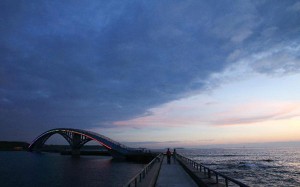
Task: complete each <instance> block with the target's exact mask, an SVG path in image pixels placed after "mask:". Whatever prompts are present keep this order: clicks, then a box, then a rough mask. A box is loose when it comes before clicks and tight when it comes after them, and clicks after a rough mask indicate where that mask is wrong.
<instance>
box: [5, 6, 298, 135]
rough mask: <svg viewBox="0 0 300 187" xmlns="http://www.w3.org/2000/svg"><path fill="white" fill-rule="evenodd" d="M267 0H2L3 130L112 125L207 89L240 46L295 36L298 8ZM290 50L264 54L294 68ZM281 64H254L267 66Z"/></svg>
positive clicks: (253, 47) (250, 49)
mask: <svg viewBox="0 0 300 187" xmlns="http://www.w3.org/2000/svg"><path fill="white" fill-rule="evenodd" d="M267 5H270V3H269V4H268V3H260V2H253V3H252V1H240V2H236V3H234V4H232V3H228V2H226V1H224V2H223V1H222V2H220V1H216V2H201V1H186V2H176V3H174V2H172V3H168V2H152V1H151V2H149V1H132V2H125V1H124V2H118V3H114V2H107V3H104V2H101V3H100V2H98V1H89V2H88V3H86V2H84V3H83V2H72V3H69V2H68V1H49V2H48V1H47V2H40V1H31V2H19V3H18V4H16V3H15V2H13V1H1V2H0V7H1V10H0V17H1V18H2V19H1V20H0V21H1V26H0V27H1V30H0V50H1V53H0V61H1V65H0V84H1V85H0V86H1V89H0V105H1V109H0V110H1V114H0V122H1V123H0V124H1V129H2V131H1V134H3V137H12V134H13V132H14V131H15V129H16V127H18V128H19V129H32V130H31V132H32V134H37V133H39V132H41V131H44V130H47V129H49V128H55V127H63V126H65V127H76V128H85V129H87V128H94V127H104V128H109V127H111V126H112V125H114V124H116V123H114V122H115V121H126V120H128V119H132V118H136V117H138V116H144V115H147V111H148V110H149V109H150V108H154V107H157V106H159V105H161V104H164V103H168V102H171V101H173V100H176V99H180V98H183V97H185V96H187V95H189V94H191V93H194V92H198V91H199V90H203V89H206V88H207V87H208V85H207V83H209V82H208V80H209V79H210V77H211V75H212V74H214V73H219V72H222V71H223V70H224V69H226V68H227V67H228V66H229V65H230V64H232V63H235V62H236V60H237V59H241V58H242V57H241V55H245V54H246V55H248V56H249V55H251V54H254V53H256V52H257V51H260V50H261V49H266V48H269V47H270V46H273V45H274V44H275V43H278V40H279V39H280V40H282V41H283V40H284V41H295V42H297V40H295V39H297V37H298V35H296V34H295V33H296V31H298V30H297V29H299V27H298V25H299V24H296V23H298V22H299V21H298V20H299V19H298V18H299V16H297V15H294V14H293V15H292V16H290V13H288V12H284V11H283V10H281V9H280V11H274V10H277V9H276V7H277V6H283V5H281V4H280V2H278V3H271V5H270V7H269V6H268V11H267V12H265V9H264V7H265V6H267ZM289 6H291V4H287V5H284V7H289ZM276 14H278V15H280V16H276ZM287 17H288V18H289V19H286V20H284V22H283V21H282V20H281V19H284V18H287ZM274 18H276V19H274ZM267 28H278V29H273V30H271V31H272V32H271V31H270V32H267V33H269V34H268V36H270V35H272V37H273V39H270V38H267V37H266V35H263V34H261V33H263V31H265V30H266V29H267ZM264 33H266V31H265V32H264ZM282 33H285V35H283V34H282ZM266 38H267V39H266ZM282 41H281V42H282ZM279 43H280V42H279ZM238 51H239V52H238ZM245 51H247V52H245ZM264 51H265V50H264ZM234 52H236V54H235V55H233V54H234ZM290 52H291V51H290V49H287V48H286V49H285V50H284V51H283V52H277V53H275V54H274V55H275V56H274V55H272V56H267V57H266V58H270V59H272V58H273V59H280V58H279V57H282V58H286V57H287V58H288V59H289V63H290V65H286V66H284V69H285V70H286V71H292V69H295V68H297V62H298V56H296V54H297V52H298V51H295V52H293V53H290ZM230 54H231V55H232V57H231V58H228V56H229V55H230ZM276 54H277V56H276ZM286 55H287V56H286ZM228 59H231V60H228ZM263 60H264V59H263V58H261V59H258V60H257V61H263ZM264 63H265V62H264ZM281 63H285V62H283V60H280V61H278V63H276V64H278V67H277V66H275V68H271V67H272V66H274V64H273V63H272V64H270V65H267V64H266V65H263V66H258V65H257V66H256V67H255V68H256V69H257V70H259V71H268V72H271V71H273V70H274V69H276V68H277V69H280V68H279V67H282V66H283V65H279V64H281ZM268 68H269V69H268Z"/></svg>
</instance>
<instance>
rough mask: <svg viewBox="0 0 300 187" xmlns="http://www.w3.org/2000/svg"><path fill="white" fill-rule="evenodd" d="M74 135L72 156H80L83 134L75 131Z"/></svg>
mask: <svg viewBox="0 0 300 187" xmlns="http://www.w3.org/2000/svg"><path fill="white" fill-rule="evenodd" d="M72 136H73V138H72V152H71V153H72V157H80V143H81V135H80V134H77V133H73V134H72Z"/></svg>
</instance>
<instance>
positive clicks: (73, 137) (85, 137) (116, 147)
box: [28, 128, 139, 157]
mask: <svg viewBox="0 0 300 187" xmlns="http://www.w3.org/2000/svg"><path fill="white" fill-rule="evenodd" d="M54 134H60V135H61V136H63V137H64V138H65V139H66V140H67V142H68V143H69V144H70V146H71V149H72V154H73V153H74V154H79V151H80V148H81V147H82V146H83V145H84V144H86V143H87V142H89V141H91V140H94V141H96V142H98V143H99V144H100V145H102V146H104V147H105V148H106V149H107V150H108V151H109V152H110V153H111V154H112V156H113V157H126V156H128V155H131V154H136V153H138V152H139V150H137V149H133V148H129V147H127V146H125V145H123V144H121V143H119V142H116V141H114V140H112V139H110V138H108V137H106V136H103V135H101V134H97V133H94V132H90V131H85V130H81V129H72V128H56V129H51V130H49V131H46V132H44V133H42V134H41V135H39V136H38V137H37V138H36V139H34V140H33V142H32V143H31V144H30V145H29V147H28V149H29V151H33V150H39V149H40V148H41V147H42V146H43V145H44V144H45V142H46V141H47V140H48V139H49V138H50V137H51V136H52V135H54Z"/></svg>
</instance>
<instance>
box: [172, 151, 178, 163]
mask: <svg viewBox="0 0 300 187" xmlns="http://www.w3.org/2000/svg"><path fill="white" fill-rule="evenodd" d="M176 154H177V153H176V149H174V151H173V162H174V163H176Z"/></svg>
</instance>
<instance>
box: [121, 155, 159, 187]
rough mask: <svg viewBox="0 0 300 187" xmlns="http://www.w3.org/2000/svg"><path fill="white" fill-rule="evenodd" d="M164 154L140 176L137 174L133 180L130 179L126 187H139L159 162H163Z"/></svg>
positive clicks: (146, 167)
mask: <svg viewBox="0 0 300 187" xmlns="http://www.w3.org/2000/svg"><path fill="white" fill-rule="evenodd" d="M162 159H163V154H162V153H160V154H159V155H157V156H156V157H155V158H154V159H153V160H152V161H151V162H150V163H149V164H147V165H146V166H145V167H144V168H143V169H142V170H141V171H140V172H139V173H138V174H136V175H135V176H134V177H133V178H132V179H130V180H129V181H128V182H127V183H126V184H125V185H124V187H133V186H134V187H137V186H138V185H139V184H140V183H141V182H142V180H143V179H145V177H146V175H147V174H148V173H149V172H150V170H151V168H152V167H153V166H154V165H155V164H156V163H158V162H160V163H161V162H162Z"/></svg>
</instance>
